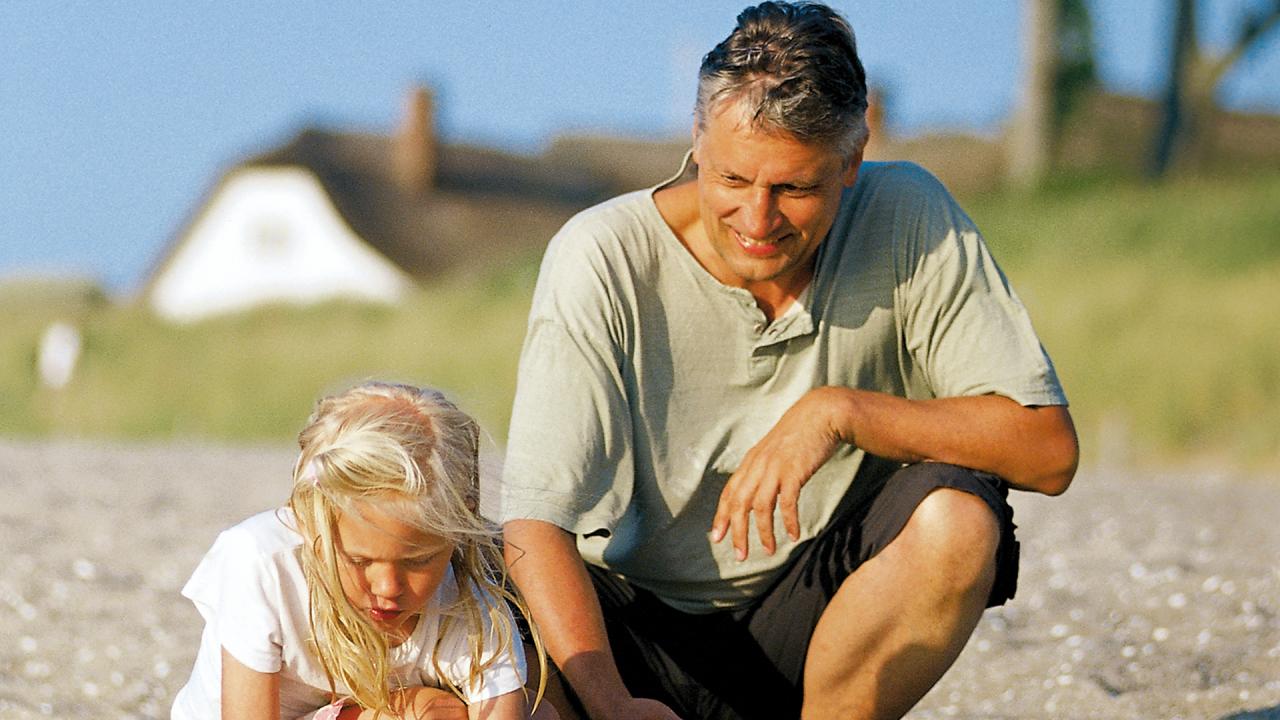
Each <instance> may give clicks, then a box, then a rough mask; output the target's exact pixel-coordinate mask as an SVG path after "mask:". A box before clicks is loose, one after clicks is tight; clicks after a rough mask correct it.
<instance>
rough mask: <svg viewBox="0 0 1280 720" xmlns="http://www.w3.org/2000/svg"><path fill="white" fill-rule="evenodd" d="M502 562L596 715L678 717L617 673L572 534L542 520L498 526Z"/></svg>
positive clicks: (568, 675)
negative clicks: (642, 695)
mask: <svg viewBox="0 0 1280 720" xmlns="http://www.w3.org/2000/svg"><path fill="white" fill-rule="evenodd" d="M503 533H504V542H505V546H506V559H507V565H508V566H509V567H510V569H511V577H512V579H514V580H515V583H516V586H517V587H519V588H520V593H521V594H522V595H523V596H524V600H525V603H526V604H527V605H528V606H529V612H530V614H532V615H533V620H534V622H536V623H538V630H539V633H540V634H541V635H542V639H543V642H544V643H545V645H546V648H547V654H549V655H550V656H551V659H552V660H553V661H554V662H555V664H556V666H557V667H559V668H560V671H561V673H563V674H564V676H565V678H567V679H568V681H569V684H570V685H571V686H572V687H573V690H574V692H575V693H576V694H577V695H578V698H579V699H580V700H581V701H582V703H583V705H584V706H586V710H587V713H588V714H589V715H590V716H591V717H592V718H595V719H596V720H602V719H603V718H628V719H634V720H641V719H642V718H653V719H654V720H677V716H676V714H675V713H674V712H673V711H672V710H671V709H670V708H668V707H667V706H665V705H663V704H661V703H658V702H656V701H653V700H648V699H645V698H633V697H632V696H631V693H630V692H628V691H627V688H626V685H624V684H623V682H622V676H621V675H619V674H618V667H617V664H616V663H615V662H614V659H613V653H612V652H611V651H610V650H609V636H608V633H607V632H606V631H605V627H604V616H603V615H602V613H601V611H600V602H599V600H598V599H597V598H596V593H595V588H594V587H593V586H592V585H591V578H590V576H589V575H588V574H587V569H586V565H585V564H584V563H583V561H582V557H581V556H580V555H578V547H577V544H576V542H575V540H574V537H573V535H571V534H570V533H568V532H566V531H565V530H563V529H561V528H559V527H557V526H555V525H553V524H551V523H548V522H543V521H541V520H511V521H508V522H507V523H506V524H505V525H504V526H503Z"/></svg>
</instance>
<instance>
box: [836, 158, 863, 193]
mask: <svg viewBox="0 0 1280 720" xmlns="http://www.w3.org/2000/svg"><path fill="white" fill-rule="evenodd" d="M861 168H862V150H861V149H859V150H857V151H856V152H854V153H853V155H852V156H850V158H849V160H848V162H846V163H845V166H844V172H843V173H842V174H841V176H840V182H842V183H843V184H844V186H845V187H853V184H854V183H855V182H857V181H858V170H859V169H861Z"/></svg>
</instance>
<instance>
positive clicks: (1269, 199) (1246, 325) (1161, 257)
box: [968, 173, 1280, 464]
mask: <svg viewBox="0 0 1280 720" xmlns="http://www.w3.org/2000/svg"><path fill="white" fill-rule="evenodd" d="M1277 198H1280V173H1272V174H1269V175H1263V176H1251V177H1219V178H1199V179H1183V180H1179V181H1176V182H1172V183H1169V184H1166V185H1159V186H1146V185H1139V184H1134V183H1127V182H1122V181H1115V180H1096V181H1093V182H1086V183H1083V184H1080V185H1078V186H1073V187H1069V188H1065V189H1063V188H1051V189H1049V190H1047V191H1044V192H1041V193H1037V194H1033V195H1026V194H1016V193H1010V194H1004V195H999V196H993V197H988V198H975V199H973V200H972V201H971V202H969V203H968V204H969V208H970V211H971V214H972V215H973V216H974V219H975V220H976V221H977V222H978V223H979V226H980V227H982V228H983V231H984V233H985V234H986V236H987V238H988V241H989V242H990V244H991V245H992V247H993V249H994V252H995V253H996V254H997V256H998V257H999V258H1000V260H1001V262H1002V263H1003V264H1004V267H1005V270H1006V272H1007V273H1008V274H1009V275H1010V276H1011V277H1012V279H1013V282H1014V286H1015V287H1016V288H1017V289H1018V290H1019V292H1020V293H1021V295H1022V297H1023V300H1024V302H1026V304H1027V306H1028V307H1029V308H1030V311H1031V314H1032V318H1033V320H1034V321H1035V324H1036V328H1037V330H1038V332H1039V333H1040V336H1041V339H1042V340H1043V342H1044V344H1045V346H1046V347H1047V348H1048V349H1049V351H1050V353H1051V355H1052V356H1053V358H1054V361H1055V364H1056V365H1057V367H1058V370H1059V373H1060V375H1061V377H1062V381H1063V383H1064V385H1065V386H1066V389H1067V393H1068V396H1069V397H1070V399H1071V402H1072V414H1073V416H1074V417H1075V418H1076V421H1077V425H1078V426H1079V429H1080V432H1081V438H1082V441H1083V442H1084V443H1085V448H1084V449H1085V452H1086V455H1089V454H1090V453H1091V452H1092V451H1093V450H1094V449H1095V448H1093V447H1091V445H1094V446H1100V445H1105V444H1107V443H1108V442H1114V441H1115V438H1106V437H1099V435H1100V434H1103V433H1116V432H1120V433H1122V434H1126V435H1129V436H1130V438H1131V440H1132V445H1133V447H1132V448H1131V451H1132V452H1133V453H1134V454H1135V455H1136V456H1137V457H1139V458H1140V459H1144V460H1147V461H1157V462H1158V461H1160V460H1162V459H1179V458H1182V459H1185V458H1187V457H1190V456H1198V457H1207V458H1211V459H1218V460H1227V461H1229V462H1239V463H1243V464H1254V463H1258V462H1268V463H1272V462H1275V461H1277V460H1280V431H1277V430H1276V428H1280V202H1278V201H1277V200H1276V199H1277Z"/></svg>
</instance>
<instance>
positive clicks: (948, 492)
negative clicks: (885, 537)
mask: <svg viewBox="0 0 1280 720" xmlns="http://www.w3.org/2000/svg"><path fill="white" fill-rule="evenodd" d="M1000 533H1001V529H1000V522H999V520H998V519H997V518H996V516H995V513H994V512H992V510H991V508H990V506H988V505H987V503H986V501H984V500H983V499H982V498H980V497H978V496H977V495H974V494H972V493H969V492H965V491H963V490H956V489H952V488H938V489H936V490H933V491H932V492H930V493H929V494H928V495H926V496H925V498H924V500H922V501H921V502H920V504H919V506H917V507H916V510H915V512H914V513H912V515H911V519H910V520H908V521H907V526H906V527H905V528H904V529H903V531H902V535H901V536H900V537H899V540H902V541H903V542H904V544H905V546H906V547H904V548H902V549H903V550H906V551H907V552H909V553H910V554H911V555H912V556H913V557H912V562H914V563H922V564H924V565H926V566H927V567H929V568H930V570H929V572H930V573H931V574H932V575H933V577H934V578H935V579H937V580H941V581H943V582H944V583H945V584H946V585H948V586H950V587H952V588H953V589H954V590H957V591H961V592H969V591H971V592H975V593H982V594H983V597H985V593H986V592H988V590H989V589H990V587H991V584H992V582H993V580H994V578H995V573H996V561H997V554H996V551H997V550H998V549H999V546H1000ZM895 544H897V543H896V542H895Z"/></svg>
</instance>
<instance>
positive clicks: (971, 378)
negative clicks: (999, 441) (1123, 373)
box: [899, 177, 1067, 405]
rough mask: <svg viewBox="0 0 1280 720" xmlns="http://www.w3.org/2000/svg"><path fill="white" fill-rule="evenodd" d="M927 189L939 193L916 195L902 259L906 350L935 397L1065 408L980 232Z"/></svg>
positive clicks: (944, 196)
mask: <svg viewBox="0 0 1280 720" xmlns="http://www.w3.org/2000/svg"><path fill="white" fill-rule="evenodd" d="M928 182H929V184H930V185H932V186H936V187H933V188H932V189H933V192H932V193H928V192H924V193H920V194H918V195H916V196H915V200H916V201H917V202H919V203H920V207H918V208H917V209H916V212H914V213H912V216H913V217H914V218H915V226H914V228H913V232H911V233H909V235H910V239H909V241H908V243H907V245H906V251H905V252H904V253H903V254H902V255H900V257H899V260H900V261H902V264H901V266H900V272H902V273H903V274H904V275H905V276H906V282H905V283H903V284H902V285H901V286H900V287H901V289H902V290H901V291H902V298H901V299H902V302H903V305H904V307H903V308H902V313H903V316H904V318H905V322H904V326H905V336H906V338H905V339H906V343H907V350H908V352H910V353H911V356H912V358H913V360H914V362H915V363H916V364H917V366H918V367H920V368H921V369H922V370H923V374H924V377H925V378H926V379H927V381H928V383H929V385H930V388H931V389H932V392H933V395H934V396H935V397H959V396H974V395H988V394H995V395H1002V396H1004V397H1008V398H1011V399H1012V400H1015V401H1016V402H1018V403H1020V404H1022V405H1065V404H1067V400H1066V396H1065V394H1064V393H1063V391H1062V386H1061V384H1060V383H1059V381H1058V377H1057V373H1056V371H1055V370H1054V367H1053V363H1052V361H1051V360H1050V359H1049V355H1048V353H1047V352H1045V349H1044V347H1043V346H1042V345H1041V343H1040V340H1039V338H1038V337H1037V336H1036V332H1035V330H1034V328H1033V327H1032V325H1031V318H1030V316H1029V315H1028V313H1027V310H1026V308H1025V307H1024V306H1023V304H1022V301H1021V300H1020V299H1019V298H1018V296H1017V294H1016V293H1015V292H1014V290H1013V288H1012V287H1011V286H1010V284H1009V281H1008V279H1007V278H1006V277H1005V275H1004V273H1003V272H1002V271H1001V269H1000V267H999V266H998V265H997V264H996V261H995V259H994V258H993V257H992V255H991V252H990V250H989V249H988V247H987V244H986V242H985V241H984V240H983V238H982V235H981V234H980V233H979V232H978V229H977V227H975V226H974V224H973V222H972V221H971V220H970V219H969V217H968V216H967V215H966V214H965V213H964V211H963V210H961V209H960V207H959V206H958V205H957V204H956V203H955V201H954V200H953V199H952V198H951V196H950V195H949V194H948V193H947V192H946V190H945V189H943V188H942V187H941V185H940V184H939V183H937V181H936V180H933V179H932V177H929V178H928ZM926 189H928V187H926Z"/></svg>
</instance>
